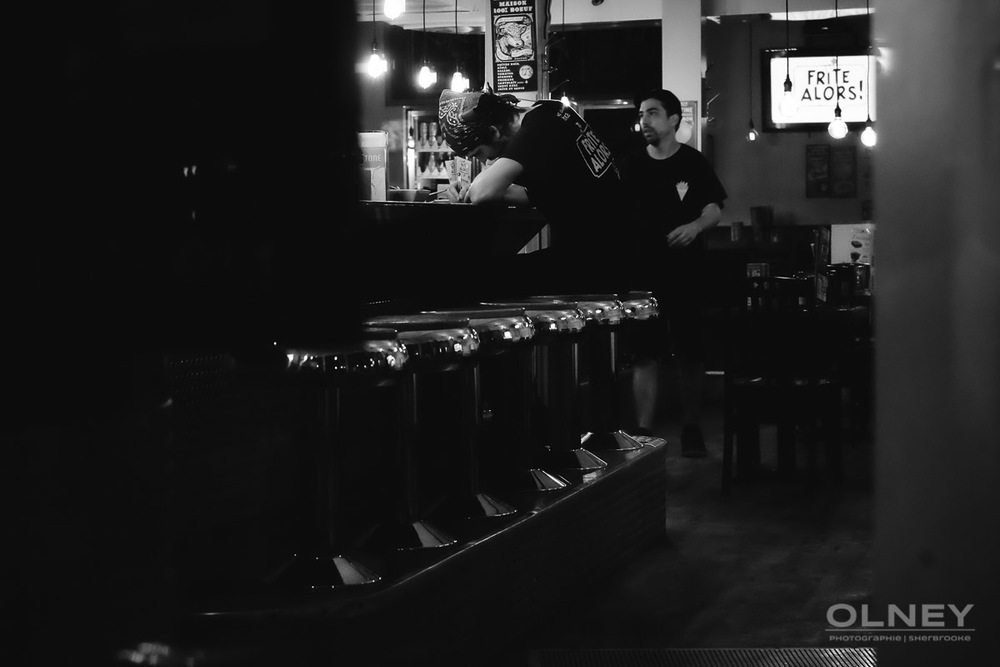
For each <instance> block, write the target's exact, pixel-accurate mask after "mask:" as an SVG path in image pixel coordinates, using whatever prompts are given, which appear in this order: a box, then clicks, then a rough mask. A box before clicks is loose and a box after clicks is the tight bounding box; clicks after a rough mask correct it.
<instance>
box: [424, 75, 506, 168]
mask: <svg viewBox="0 0 1000 667" xmlns="http://www.w3.org/2000/svg"><path fill="white" fill-rule="evenodd" d="M518 101H519V100H518V99H517V98H516V97H514V96H513V95H496V94H494V92H493V91H492V90H491V89H490V87H489V86H487V87H486V88H485V89H483V90H482V91H480V92H475V93H456V92H454V91H451V90H445V91H443V92H442V93H441V97H440V99H439V101H438V124H439V125H440V127H441V133H442V134H444V139H445V141H447V142H448V145H449V146H451V149H452V150H453V151H455V152H456V153H458V154H459V155H461V156H462V157H465V156H467V155H468V154H469V153H470V152H471V151H472V150H473V149H474V148H475V147H476V146H481V145H482V144H485V143H488V142H489V141H490V139H491V138H492V132H493V131H492V126H493V125H495V124H497V123H498V122H500V121H501V120H502V119H503V118H504V116H505V115H506V114H507V113H509V112H510V111H511V110H513V109H517V103H518Z"/></svg>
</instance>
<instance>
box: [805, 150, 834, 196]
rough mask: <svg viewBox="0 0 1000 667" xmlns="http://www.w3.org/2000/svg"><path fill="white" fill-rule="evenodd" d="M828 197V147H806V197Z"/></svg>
mask: <svg viewBox="0 0 1000 667" xmlns="http://www.w3.org/2000/svg"><path fill="white" fill-rule="evenodd" d="M829 196H830V146H829V144H808V145H807V146H806V197H808V198H813V197H829Z"/></svg>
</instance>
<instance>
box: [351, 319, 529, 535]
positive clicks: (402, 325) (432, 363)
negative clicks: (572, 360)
mask: <svg viewBox="0 0 1000 667" xmlns="http://www.w3.org/2000/svg"><path fill="white" fill-rule="evenodd" d="M470 319H471V318H470V317H469V315H468V314H465V313H448V312H421V313H412V314H398V315H393V314H390V315H382V316H379V317H374V318H371V319H370V320H369V321H368V323H369V324H370V325H372V326H389V327H392V328H394V329H395V330H396V331H397V332H398V335H399V337H400V339H401V340H403V341H404V342H405V343H406V345H407V348H408V349H409V350H410V351H411V354H412V355H413V357H414V362H413V364H412V369H413V385H412V386H413V391H414V427H415V430H414V435H415V450H414V460H413V461H412V463H411V466H410V467H411V470H412V471H413V473H412V474H414V475H418V476H419V480H418V488H419V497H418V498H417V501H418V502H419V503H420V504H421V506H422V507H425V508H426V513H427V514H428V518H431V516H432V515H433V516H438V517H441V518H442V519H446V520H447V519H480V518H483V519H493V518H499V517H503V516H508V515H511V514H513V513H514V512H515V511H516V510H515V508H514V507H512V506H511V505H509V504H507V503H505V502H503V501H501V500H499V499H497V498H494V497H493V496H491V495H490V494H488V493H485V492H484V491H483V490H482V489H481V486H480V473H479V454H480V430H481V422H482V415H481V407H480V405H481V397H480V387H479V357H480V356H481V354H482V353H483V348H484V344H483V341H482V339H481V338H480V335H479V332H478V329H477V327H476V326H474V325H473V324H472V322H471V321H470ZM514 325H515V323H514V322H509V321H507V322H499V321H498V322H495V323H494V324H492V325H486V324H480V325H479V329H482V330H484V331H486V332H487V334H488V336H487V345H486V347H490V346H492V345H493V340H492V339H493V337H494V336H500V337H502V336H503V335H504V334H503V332H504V331H505V330H506V331H508V332H509V335H510V336H514V335H515V331H517V330H516V329H515V326H514ZM518 333H519V332H518Z"/></svg>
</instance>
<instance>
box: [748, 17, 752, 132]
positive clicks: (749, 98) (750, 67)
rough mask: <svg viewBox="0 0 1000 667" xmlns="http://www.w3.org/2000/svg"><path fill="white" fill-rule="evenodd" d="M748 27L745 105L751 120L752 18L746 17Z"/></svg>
mask: <svg viewBox="0 0 1000 667" xmlns="http://www.w3.org/2000/svg"><path fill="white" fill-rule="evenodd" d="M747 25H748V26H749V27H750V42H749V43H748V44H747V64H748V65H749V67H748V68H747V70H748V72H747V106H748V108H749V109H750V122H751V123H752V122H753V19H747Z"/></svg>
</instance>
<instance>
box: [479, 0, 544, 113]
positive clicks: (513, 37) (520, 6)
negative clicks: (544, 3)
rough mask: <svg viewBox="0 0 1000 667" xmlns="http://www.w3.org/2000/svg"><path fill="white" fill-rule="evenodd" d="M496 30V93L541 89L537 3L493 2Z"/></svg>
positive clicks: (531, 0) (530, 0) (532, 0)
mask: <svg viewBox="0 0 1000 667" xmlns="http://www.w3.org/2000/svg"><path fill="white" fill-rule="evenodd" d="M490 29H491V30H492V31H493V34H492V36H493V51H492V54H491V60H492V62H493V90H494V91H496V92H498V93H524V92H536V91H537V90H538V48H537V45H536V43H535V29H536V25H535V0H490Z"/></svg>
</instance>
